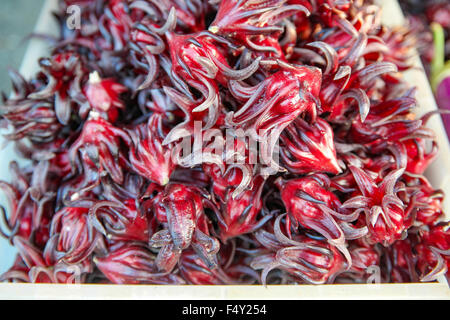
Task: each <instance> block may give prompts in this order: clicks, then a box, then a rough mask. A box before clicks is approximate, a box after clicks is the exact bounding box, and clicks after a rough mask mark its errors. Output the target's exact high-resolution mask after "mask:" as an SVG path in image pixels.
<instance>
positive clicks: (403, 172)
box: [0, 0, 450, 284]
mask: <svg viewBox="0 0 450 320" xmlns="http://www.w3.org/2000/svg"><path fill="white" fill-rule="evenodd" d="M74 5H75V6H77V7H78V8H79V9H80V10H79V13H80V16H79V18H80V22H81V23H80V28H71V27H70V26H69V24H68V23H66V22H67V21H68V19H69V18H71V19H72V18H74V17H73V16H69V14H68V13H66V12H69V11H70V10H68V9H70V8H72V9H73V8H74V7H71V6H74ZM70 12H74V11H70ZM75 12H76V10H75ZM55 16H56V17H57V19H58V21H59V24H60V26H61V33H60V34H61V37H60V38H53V37H50V36H48V37H45V39H46V41H48V42H49V43H50V44H51V46H52V51H51V54H49V56H48V57H45V58H42V59H41V60H40V61H39V63H40V72H39V73H37V74H36V75H35V77H34V78H32V79H31V80H25V79H23V78H22V77H21V76H20V75H19V74H18V73H16V72H11V78H12V82H13V96H12V97H9V98H7V96H6V95H4V97H3V103H2V106H1V107H0V116H1V124H2V127H3V128H5V129H7V130H9V131H8V132H7V134H6V135H5V137H6V138H7V139H8V140H10V141H13V142H14V144H15V147H16V150H17V151H18V152H19V154H20V155H21V156H22V157H24V158H26V159H29V160H30V161H31V162H30V165H28V166H24V167H20V166H19V165H18V164H17V163H15V162H13V163H11V165H10V171H11V174H12V179H11V182H10V183H8V182H1V183H0V187H1V189H2V191H3V192H4V194H5V195H6V196H7V198H8V200H9V204H8V208H3V210H2V211H3V214H2V216H3V224H2V230H1V233H2V234H3V236H4V237H6V238H7V239H8V240H9V241H10V242H11V244H13V245H14V246H15V247H16V248H17V251H18V255H17V258H16V260H15V263H14V264H13V266H12V267H11V268H10V269H9V271H7V272H6V273H4V274H3V275H2V276H1V280H2V281H7V282H52V283H74V282H82V283H117V284H125V283H128V284H130V283H139V284H324V283H374V282H383V283H389V282H420V281H427V282H428V281H435V280H436V279H437V278H439V277H441V276H444V277H445V276H447V279H448V277H449V273H448V267H449V263H450V257H449V252H450V251H449V250H450V231H449V229H448V228H449V222H445V221H443V218H444V213H443V210H442V202H443V197H444V195H443V193H442V191H440V190H435V189H434V188H433V187H432V185H431V184H430V183H429V181H428V180H427V178H426V177H425V176H424V175H423V174H424V171H425V170H426V168H427V167H428V166H429V165H430V163H431V162H432V161H433V159H434V158H435V156H436V155H437V153H438V145H437V143H436V141H435V134H434V132H433V131H432V130H430V129H428V128H426V122H427V119H429V117H430V116H433V115H432V114H424V115H421V116H416V115H415V114H416V113H417V114H421V112H420V108H417V109H418V110H415V108H416V107H418V106H417V105H416V100H415V98H414V96H415V89H414V88H412V87H411V86H410V85H409V84H408V83H406V82H405V80H404V79H403V78H402V75H401V71H404V70H407V69H408V68H410V66H409V64H408V59H409V57H410V49H411V47H412V45H413V43H414V41H413V40H412V39H411V32H410V30H407V29H401V28H399V29H395V30H391V29H388V28H386V27H384V26H383V25H382V24H381V22H380V8H379V7H377V6H375V5H374V4H373V3H371V2H370V1H360V0H354V1H350V0H348V1H332V0H249V1H243V0H222V1H217V0H210V1H209V2H208V1H202V0H136V1H132V0H110V1H106V0H65V1H60V8H59V11H58V12H55ZM413 111H415V112H414V113H413ZM242 132H244V133H245V135H244V136H242ZM199 135H200V136H202V137H203V139H197V138H198V136H199ZM208 137H210V138H211V137H213V139H209V138H208ZM253 142H257V143H256V144H257V149H258V150H259V152H258V154H259V153H261V154H262V156H261V159H256V160H255V159H254V155H255V152H251V151H252V150H253V147H252V146H254V145H255V144H254V143H253ZM191 143H192V145H193V150H194V152H192V153H191V154H185V152H184V151H185V147H186V144H189V145H190V144H191ZM225 145H226V146H227V148H223V146H225ZM220 150H221V151H220ZM253 151H254V150H253Z"/></svg>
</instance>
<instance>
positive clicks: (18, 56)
mask: <svg viewBox="0 0 450 320" xmlns="http://www.w3.org/2000/svg"><path fill="white" fill-rule="evenodd" d="M43 3H44V0H1V5H0V9H1V10H0V90H1V91H3V92H8V93H9V91H10V90H11V83H10V81H9V77H8V72H7V71H8V67H12V68H15V69H18V68H19V67H20V64H21V62H22V58H23V55H24V53H25V50H26V48H27V42H26V41H24V40H25V38H26V37H27V36H28V35H30V33H32V32H33V29H34V26H35V24H36V21H37V18H38V16H39V13H40V10H41V7H42V4H43Z"/></svg>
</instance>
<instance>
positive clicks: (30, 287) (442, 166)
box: [0, 0, 450, 300]
mask: <svg viewBox="0 0 450 320" xmlns="http://www.w3.org/2000/svg"><path fill="white" fill-rule="evenodd" d="M377 2H378V3H379V4H381V5H382V6H383V21H384V23H385V24H387V25H395V24H397V25H401V24H403V23H404V18H403V15H402V12H401V10H400V7H399V6H398V3H397V1H394V0H378V1H377ZM56 7H57V0H47V1H46V3H45V5H44V7H43V9H42V12H41V15H40V18H39V20H38V23H37V26H36V32H38V33H47V34H52V33H54V32H56V31H57V30H58V28H57V27H56V26H55V24H54V21H53V18H52V16H51V13H50V12H51V11H52V10H53V9H55V8H56ZM47 53H48V48H47V46H46V45H45V44H44V43H42V41H37V40H32V41H31V43H30V45H29V48H28V50H27V52H26V54H25V57H24V61H23V63H22V67H21V68H20V72H21V73H22V74H23V75H24V76H25V77H31V76H32V75H33V74H34V73H35V72H36V71H37V69H38V66H37V59H38V58H39V57H41V56H45V55H46V54H47ZM415 64H416V66H417V67H418V69H417V70H410V71H408V72H406V73H405V77H406V78H407V80H408V81H409V82H410V83H411V84H413V85H415V86H417V89H418V95H417V99H418V102H419V105H420V108H419V109H420V110H419V113H420V114H424V113H426V112H428V111H431V110H435V109H436V108H437V107H436V103H435V101H434V98H433V95H432V92H431V89H430V86H429V84H428V80H427V78H426V75H425V73H424V72H423V68H422V64H421V62H420V59H419V58H418V57H416V59H415ZM428 125H429V127H431V128H433V129H434V131H435V132H436V134H437V135H438V143H439V144H440V155H439V157H438V158H437V159H436V161H435V162H434V163H433V165H432V166H431V167H430V169H429V170H428V171H427V176H428V177H429V179H430V181H431V182H432V184H433V186H434V187H435V188H441V189H443V190H444V191H445V192H446V194H447V195H448V197H447V198H446V201H445V203H444V207H445V211H446V212H447V216H446V218H447V219H449V213H450V160H449V159H450V146H449V142H448V139H447V136H446V133H445V130H444V127H443V124H442V121H441V119H440V117H438V116H434V117H433V118H432V119H431V120H430V121H429V123H428ZM2 142H3V141H2V138H1V137H0V145H1V143H2ZM16 158H17V156H16V155H15V154H14V152H13V150H12V148H11V146H9V147H8V148H7V149H5V150H2V151H1V157H0V179H1V180H9V179H10V176H9V172H8V164H9V162H10V161H11V160H13V159H16ZM0 200H1V199H0ZM14 253H15V251H14V248H12V247H10V246H9V244H8V242H7V241H6V240H4V239H1V240H0V273H2V272H4V271H6V270H7V269H8V268H9V267H10V266H11V265H12V263H13V260H14V256H15V254H14ZM0 298H1V299H171V300H174V299H202V300H215V299H227V300H229V299H255V300H256V299H258V300H259V299H283V300H284V299H450V290H449V287H448V285H447V284H446V281H445V279H444V278H442V279H440V281H439V282H435V283H413V284H370V285H348V284H339V285H320V286H312V285H301V286H300V285H299V286H268V287H266V288H265V287H262V286H157V285H96V284H82V285H64V284H63V285H57V284H16V283H1V284H0Z"/></svg>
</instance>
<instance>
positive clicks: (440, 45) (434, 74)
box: [431, 22, 445, 91]
mask: <svg viewBox="0 0 450 320" xmlns="http://www.w3.org/2000/svg"><path fill="white" fill-rule="evenodd" d="M431 30H432V31H433V39H434V57H433V61H432V62H431V85H432V87H433V90H434V91H436V88H437V86H438V84H439V78H441V77H440V76H439V75H440V74H441V72H442V71H443V69H444V66H445V34H444V29H443V28H442V26H441V25H440V24H438V23H435V22H433V23H432V24H431Z"/></svg>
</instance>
